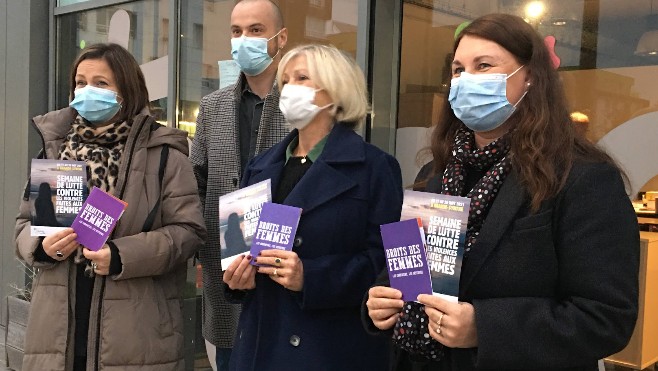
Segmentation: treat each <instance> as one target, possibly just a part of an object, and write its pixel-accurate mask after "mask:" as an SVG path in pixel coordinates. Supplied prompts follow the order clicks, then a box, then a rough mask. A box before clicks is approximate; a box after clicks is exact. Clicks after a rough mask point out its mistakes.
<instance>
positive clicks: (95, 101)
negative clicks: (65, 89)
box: [69, 85, 121, 124]
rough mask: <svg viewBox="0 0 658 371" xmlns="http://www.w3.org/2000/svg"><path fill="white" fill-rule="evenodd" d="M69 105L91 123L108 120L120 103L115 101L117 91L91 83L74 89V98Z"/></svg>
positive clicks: (114, 113)
mask: <svg viewBox="0 0 658 371" xmlns="http://www.w3.org/2000/svg"><path fill="white" fill-rule="evenodd" d="M69 106H71V107H73V108H74V109H75V110H76V111H78V114H79V115H80V116H82V117H84V118H85V119H86V120H87V121H89V122H91V123H92V124H102V123H104V122H108V121H110V119H112V117H114V115H116V114H117V112H119V110H120V109H121V105H120V104H119V102H118V101H117V93H115V92H113V91H112V90H108V89H102V88H97V87H94V86H91V85H86V86H85V87H83V88H80V89H76V90H75V99H73V100H72V101H71V103H70V104H69Z"/></svg>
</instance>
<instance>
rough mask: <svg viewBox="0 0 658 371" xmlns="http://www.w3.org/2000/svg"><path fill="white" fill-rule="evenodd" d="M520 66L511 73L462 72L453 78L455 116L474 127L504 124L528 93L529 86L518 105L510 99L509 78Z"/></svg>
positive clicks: (485, 128)
mask: <svg viewBox="0 0 658 371" xmlns="http://www.w3.org/2000/svg"><path fill="white" fill-rule="evenodd" d="M521 68H523V66H521V67H519V68H517V70H516V71H514V72H512V73H511V74H510V75H507V74H504V73H482V74H476V75H473V74H470V73H468V72H462V73H461V74H460V75H459V77H456V78H454V79H452V81H451V82H450V95H449V96H448V101H450V107H451V108H452V111H453V112H454V113H455V116H457V118H458V119H460V120H461V122H463V123H464V125H466V127H468V128H469V129H471V130H473V131H490V130H493V129H496V128H497V127H499V126H500V125H502V124H503V123H504V122H505V121H507V119H508V118H509V117H510V116H512V113H514V110H515V109H516V106H517V105H518V104H519V102H521V100H522V99H523V97H525V95H526V94H527V93H528V91H527V90H526V92H525V93H523V96H521V98H520V99H519V101H518V102H516V104H515V105H512V104H511V103H510V102H509V101H508V100H507V79H508V78H510V77H512V76H513V75H514V74H515V73H517V72H518V71H519V70H520V69H521Z"/></svg>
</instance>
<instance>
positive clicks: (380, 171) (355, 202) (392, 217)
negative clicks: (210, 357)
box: [227, 124, 402, 371]
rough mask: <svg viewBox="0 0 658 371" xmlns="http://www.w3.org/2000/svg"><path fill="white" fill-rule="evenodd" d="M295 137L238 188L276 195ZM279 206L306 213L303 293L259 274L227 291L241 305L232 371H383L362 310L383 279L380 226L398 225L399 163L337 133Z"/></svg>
mask: <svg viewBox="0 0 658 371" xmlns="http://www.w3.org/2000/svg"><path fill="white" fill-rule="evenodd" d="M296 136H297V130H294V131H293V132H292V133H290V135H288V136H287V137H286V138H285V139H284V140H283V141H282V142H280V143H279V144H277V145H275V146H274V147H272V148H271V149H270V150H268V151H267V152H265V153H263V154H262V155H260V156H258V157H256V158H255V159H253V160H252V161H251V162H250V163H249V165H248V167H247V170H246V172H245V175H244V178H243V180H242V186H247V185H250V184H254V183H257V182H260V181H262V180H265V179H268V178H269V179H271V180H272V188H273V190H272V193H273V194H275V193H276V187H277V185H278V184H279V179H280V177H281V173H282V169H283V166H284V163H285V152H286V148H287V146H288V144H289V143H290V141H291V140H292V139H293V138H295V137H296ZM284 204H286V205H292V206H296V207H300V208H302V209H303V212H302V216H301V219H300V222H299V227H298V230H297V235H296V238H295V243H294V248H293V251H295V252H296V253H297V254H298V256H299V258H300V259H301V261H302V263H303V266H304V287H303V289H302V291H301V292H293V291H290V290H288V289H285V288H284V287H283V286H281V285H279V284H278V283H276V282H274V281H273V280H271V279H270V278H269V276H267V275H263V274H257V275H256V288H255V289H254V290H249V291H247V292H243V291H233V290H228V291H227V295H228V297H229V298H233V299H236V298H239V297H240V296H242V297H241V299H242V302H243V310H242V314H241V316H240V322H239V325H238V331H237V335H236V339H235V342H234V347H233V353H232V355H231V367H230V369H231V370H240V371H245V370H330V371H335V370H340V371H347V370H377V371H379V370H386V369H387V368H388V359H389V342H388V339H387V338H382V337H378V336H372V335H369V334H367V333H366V331H365V330H364V329H363V327H362V325H361V322H360V305H361V301H362V299H363V297H364V295H365V293H366V291H367V290H368V288H369V287H370V286H371V285H372V284H373V283H374V281H375V279H376V277H377V275H378V273H379V272H380V271H381V270H382V269H384V250H383V247H382V242H381V236H380V232H379V226H380V225H381V224H385V223H391V222H394V221H398V220H400V210H401V207H402V177H401V172H400V166H399V164H398V162H397V160H395V158H393V157H392V156H390V155H388V154H387V153H385V152H383V151H381V150H380V149H378V148H376V147H374V146H372V145H370V144H368V143H365V142H364V141H363V139H362V138H361V137H360V136H359V135H357V134H356V133H354V131H353V130H351V129H349V128H346V127H344V126H343V125H341V124H336V125H334V128H333V129H332V131H331V133H330V134H329V137H328V139H327V142H326V145H325V148H324V150H323V152H322V154H321V155H320V156H319V157H318V159H317V160H316V161H315V162H314V163H313V165H312V166H311V167H310V168H309V170H308V171H307V173H306V174H305V175H304V177H303V178H302V179H301V180H300V181H299V183H297V185H296V186H295V188H294V189H293V190H292V192H290V194H289V195H288V197H287V198H286V199H285V201H284Z"/></svg>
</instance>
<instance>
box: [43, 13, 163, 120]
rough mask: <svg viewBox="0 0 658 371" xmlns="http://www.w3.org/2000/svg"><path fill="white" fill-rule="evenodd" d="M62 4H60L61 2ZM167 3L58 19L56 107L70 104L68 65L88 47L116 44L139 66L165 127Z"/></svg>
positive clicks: (75, 14) (157, 113) (80, 14)
mask: <svg viewBox="0 0 658 371" xmlns="http://www.w3.org/2000/svg"><path fill="white" fill-rule="evenodd" d="M60 3H61V1H60ZM169 3H170V2H169V1H168V0H142V1H136V2H131V3H126V4H120V5H116V6H109V7H105V8H98V9H91V10H85V11H80V12H76V13H70V14H64V15H62V16H59V17H58V18H57V23H58V28H57V29H58V33H57V75H56V81H57V83H56V98H55V99H56V105H57V107H65V106H67V105H68V103H69V96H68V91H69V81H68V79H69V74H70V71H71V65H72V64H73V61H74V60H75V58H76V57H77V56H78V54H79V53H80V51H81V50H82V49H83V48H84V47H85V46H87V45H91V44H94V43H100V42H108V41H112V42H117V43H119V44H122V45H124V46H127V48H128V50H129V51H130V52H131V53H132V54H133V55H134V56H135V59H137V62H138V63H140V64H141V67H142V71H143V72H144V77H145V78H146V84H147V87H148V88H149V97H150V98H151V101H152V102H151V104H152V106H153V108H154V113H155V114H156V116H157V118H158V121H160V122H161V123H163V124H164V123H166V117H167V89H168V82H169V80H170V79H169V73H168V71H167V68H168V57H169V56H168V41H169V37H168V35H169V33H168V32H169V20H168V18H167V16H168V14H169Z"/></svg>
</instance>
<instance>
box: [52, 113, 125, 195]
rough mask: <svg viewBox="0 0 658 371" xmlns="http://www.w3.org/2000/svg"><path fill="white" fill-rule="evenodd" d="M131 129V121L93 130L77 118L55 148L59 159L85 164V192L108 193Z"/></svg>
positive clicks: (110, 191) (80, 118) (116, 173)
mask: <svg viewBox="0 0 658 371" xmlns="http://www.w3.org/2000/svg"><path fill="white" fill-rule="evenodd" d="M131 126H132V120H128V121H121V122H116V123H113V124H110V125H107V126H103V127H95V126H93V125H90V124H89V123H88V122H87V121H85V120H84V119H82V117H80V116H78V117H77V118H76V119H75V121H74V122H73V124H72V125H71V130H69V132H68V134H67V135H66V139H65V140H64V143H62V146H61V147H60V149H59V159H61V160H77V161H85V162H86V163H87V184H88V185H89V189H90V190H91V188H92V187H98V188H100V189H102V190H104V191H105V192H108V193H110V194H112V193H113V192H114V188H115V187H116V185H117V179H118V177H119V165H120V164H121V155H122V153H123V149H124V147H125V145H126V141H127V139H128V133H130V128H131Z"/></svg>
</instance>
